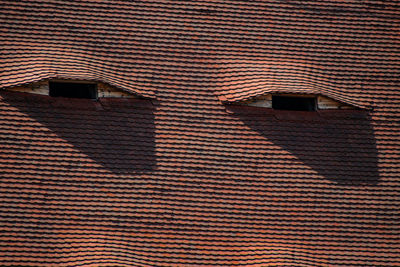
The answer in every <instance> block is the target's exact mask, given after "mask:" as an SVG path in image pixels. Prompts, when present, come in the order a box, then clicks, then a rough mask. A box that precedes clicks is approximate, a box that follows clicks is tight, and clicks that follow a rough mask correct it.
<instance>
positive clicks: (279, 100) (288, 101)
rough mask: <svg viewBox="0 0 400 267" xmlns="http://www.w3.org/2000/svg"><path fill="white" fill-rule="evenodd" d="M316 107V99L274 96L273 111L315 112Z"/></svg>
mask: <svg viewBox="0 0 400 267" xmlns="http://www.w3.org/2000/svg"><path fill="white" fill-rule="evenodd" d="M315 107H316V101H315V97H295V96H272V108H273V109H278V110H296V111H315Z"/></svg>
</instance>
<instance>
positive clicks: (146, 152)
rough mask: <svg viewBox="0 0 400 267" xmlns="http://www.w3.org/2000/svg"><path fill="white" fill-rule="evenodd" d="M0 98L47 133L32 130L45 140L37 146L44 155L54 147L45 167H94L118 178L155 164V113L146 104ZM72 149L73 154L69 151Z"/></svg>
mask: <svg viewBox="0 0 400 267" xmlns="http://www.w3.org/2000/svg"><path fill="white" fill-rule="evenodd" d="M1 96H2V97H4V100H5V101H7V103H8V104H9V105H10V106H13V107H15V108H17V109H18V110H19V111H20V112H21V113H24V114H26V116H27V117H30V118H31V119H34V120H35V121H37V122H39V123H40V124H41V125H43V127H46V128H48V129H49V130H50V132H48V133H49V136H43V135H46V132H44V133H40V131H41V130H39V128H40V127H37V128H38V130H37V131H38V133H39V136H40V137H39V139H44V140H43V141H40V144H38V145H37V146H38V148H40V150H41V151H42V152H43V155H45V156H46V153H49V152H48V151H49V150H50V151H51V152H54V149H57V152H59V153H58V155H55V156H52V155H50V156H49V157H52V158H53V159H52V160H49V161H48V162H44V164H53V166H54V167H59V166H58V164H62V166H61V167H65V168H70V169H71V170H80V171H83V172H87V171H89V172H96V168H99V166H96V164H95V163H97V164H100V165H102V166H103V167H104V168H105V169H107V170H109V171H110V172H112V173H117V174H118V173H120V174H123V173H132V172H133V173H142V172H148V171H151V170H152V169H153V168H154V166H155V156H154V147H155V144H154V114H153V106H152V104H151V102H150V101H148V100H141V99H102V100H99V101H93V100H90V99H68V98H51V97H48V96H38V95H29V94H21V93H13V94H12V96H10V93H7V92H1ZM33 131H35V130H33ZM53 133H54V134H55V135H56V137H55V138H54V134H53ZM57 137H58V138H57ZM59 138H61V139H64V140H60V139H59ZM57 139H58V140H57ZM66 143H67V144H66ZM71 145H72V146H73V150H74V151H71V150H70V149H69V148H70V147H71ZM31 148H32V146H31ZM68 149H69V150H68ZM46 150H48V151H46ZM76 150H79V151H80V152H82V153H83V154H85V155H87V157H89V158H90V159H91V160H93V161H94V162H95V163H93V162H91V161H90V160H88V159H85V155H82V154H81V153H78V152H75V151H76ZM60 153H62V156H59V155H60ZM69 163H71V165H70V166H69V165H68V164H69ZM77 164H78V167H77Z"/></svg>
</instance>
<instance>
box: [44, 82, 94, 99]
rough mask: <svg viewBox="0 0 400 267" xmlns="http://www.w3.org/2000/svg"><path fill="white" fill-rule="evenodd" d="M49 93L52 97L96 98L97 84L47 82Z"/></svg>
mask: <svg viewBox="0 0 400 267" xmlns="http://www.w3.org/2000/svg"><path fill="white" fill-rule="evenodd" d="M49 95H50V96H53V97H70V98H87V99H96V98H97V86H96V84H92V83H73V82H49Z"/></svg>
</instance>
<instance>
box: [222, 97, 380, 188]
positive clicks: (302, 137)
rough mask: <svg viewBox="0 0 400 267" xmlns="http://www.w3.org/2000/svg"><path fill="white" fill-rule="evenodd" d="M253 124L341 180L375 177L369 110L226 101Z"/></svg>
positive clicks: (366, 182) (361, 182)
mask: <svg viewBox="0 0 400 267" xmlns="http://www.w3.org/2000/svg"><path fill="white" fill-rule="evenodd" d="M226 108H227V111H228V112H230V113H232V116H237V117H239V118H240V120H241V121H242V122H243V123H245V124H246V125H247V126H248V127H250V128H251V129H252V130H254V131H256V132H258V133H259V134H261V135H262V136H264V137H265V138H267V139H268V140H269V141H271V142H273V143H274V144H276V145H278V146H280V147H282V148H283V149H285V150H287V151H289V152H290V153H292V154H293V155H295V156H296V157H297V158H298V159H299V160H301V161H302V162H303V163H304V164H306V165H307V166H309V167H311V168H312V169H314V170H315V171H317V172H318V173H319V174H320V175H321V176H323V177H325V178H327V179H330V180H332V181H334V182H335V183H337V184H342V185H373V184H377V183H378V182H379V173H378V166H377V165H378V157H377V154H378V152H377V148H376V142H375V136H374V130H373V127H372V125H371V123H370V122H371V120H370V116H369V114H368V112H367V111H364V110H325V111H318V112H306V111H283V110H273V109H270V108H259V107H249V106H241V105H227V106H226Z"/></svg>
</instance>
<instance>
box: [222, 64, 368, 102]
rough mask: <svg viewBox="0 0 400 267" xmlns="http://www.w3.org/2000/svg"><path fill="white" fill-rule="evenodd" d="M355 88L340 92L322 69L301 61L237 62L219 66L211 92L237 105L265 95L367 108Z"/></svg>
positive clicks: (337, 85) (340, 89) (332, 79)
mask: <svg viewBox="0 0 400 267" xmlns="http://www.w3.org/2000/svg"><path fill="white" fill-rule="evenodd" d="M352 91H353V92H355V91H358V89H357V88H352V90H348V89H346V90H344V88H341V86H340V83H338V81H336V80H335V77H333V76H330V75H329V73H328V72H327V71H325V70H324V68H322V67H320V66H317V65H312V64H311V63H305V62H293V61H282V60H279V59H277V60H273V61H272V60H270V61H251V60H241V61H240V60H238V61H233V62H227V63H221V64H220V68H219V74H218V78H217V85H216V89H215V92H216V94H217V96H218V98H219V99H220V100H221V101H222V102H223V103H239V102H243V101H247V100H250V99H255V98H257V97H260V96H263V95H266V94H302V95H314V96H323V97H327V98H330V99H332V100H335V101H337V102H340V103H343V104H346V105H349V106H353V107H356V108H361V109H370V108H371V107H372V106H371V103H370V102H369V100H368V99H366V100H365V99H360V98H359V97H358V94H352V93H353V92H352Z"/></svg>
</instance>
